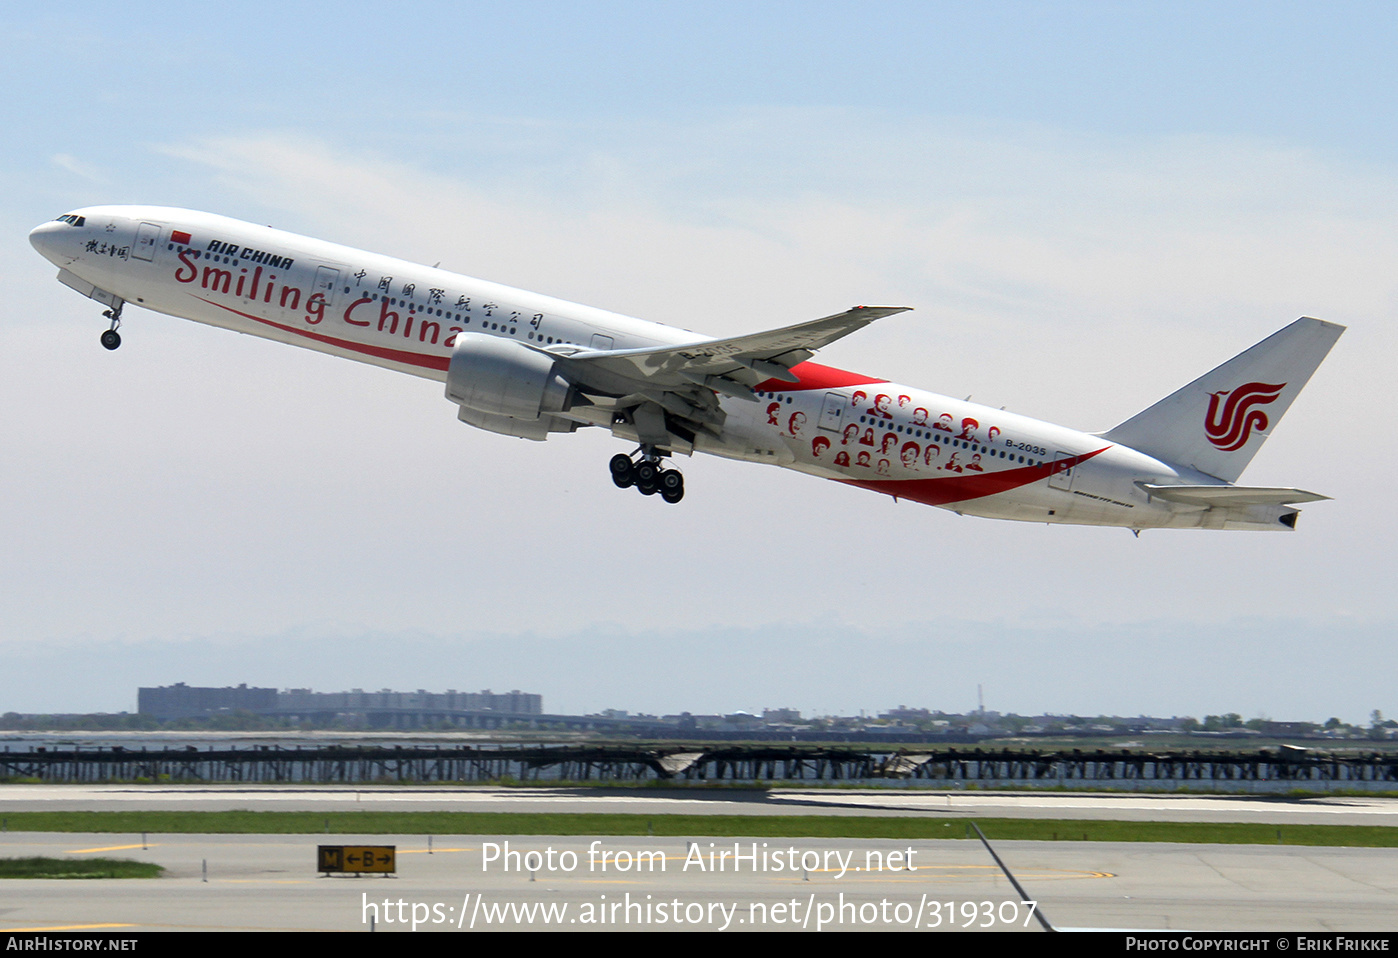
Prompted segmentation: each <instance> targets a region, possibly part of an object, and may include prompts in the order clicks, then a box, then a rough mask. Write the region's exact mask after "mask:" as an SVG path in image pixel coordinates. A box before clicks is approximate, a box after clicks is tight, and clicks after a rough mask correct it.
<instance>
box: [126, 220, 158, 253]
mask: <svg viewBox="0 0 1398 958" xmlns="http://www.w3.org/2000/svg"><path fill="white" fill-rule="evenodd" d="M161 232H162V230H161V228H160V227H159V226H157V225H156V224H154V223H142V224H141V225H140V226H138V227H136V242H134V243H132V244H131V258H132V259H139V260H144V261H146V262H147V263H149V262H150V261H151V260H153V259H155V245H156V244H157V243H159V242H160V234H161Z"/></svg>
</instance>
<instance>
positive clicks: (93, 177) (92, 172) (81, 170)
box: [49, 153, 108, 184]
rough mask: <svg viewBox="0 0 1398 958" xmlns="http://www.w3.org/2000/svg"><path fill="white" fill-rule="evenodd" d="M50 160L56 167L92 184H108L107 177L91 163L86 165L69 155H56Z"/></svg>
mask: <svg viewBox="0 0 1398 958" xmlns="http://www.w3.org/2000/svg"><path fill="white" fill-rule="evenodd" d="M49 159H50V161H51V162H52V163H53V164H54V166H57V167H59V168H60V169H64V170H67V171H68V172H69V173H72V174H73V175H74V176H80V177H82V178H83V179H85V180H87V181H89V182H91V183H97V184H103V183H106V182H108V179H107V177H106V176H104V175H103V174H102V173H101V172H100V171H99V170H98V169H97V168H96V167H94V166H92V165H91V164H90V163H84V162H83V161H82V160H79V159H78V158H77V157H73V156H69V155H68V154H67V153H55V154H54V155H53V156H52V157H50V158H49Z"/></svg>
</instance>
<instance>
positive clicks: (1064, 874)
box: [776, 865, 1117, 884]
mask: <svg viewBox="0 0 1398 958" xmlns="http://www.w3.org/2000/svg"><path fill="white" fill-rule="evenodd" d="M957 869H960V870H962V871H982V870H984V871H990V872H993V873H994V874H993V875H992V876H991V877H993V878H994V877H998V876H999V874H1000V869H999V868H997V867H996V866H994V865H919V866H917V871H918V873H919V874H918V876H911V875H909V873H908V872H907V871H906V870H904V869H898V870H895V871H884V872H882V873H880V872H877V871H868V872H859V873H858V874H856V873H855V872H854V871H853V870H850V871H849V872H847V873H846V877H845V878H843V879H841V883H846V882H849V881H851V880H853V881H874V882H919V881H923V882H935V883H939V884H951V883H953V882H964V881H966V880H968V879H977V878H984V877H985V876H984V875H965V874H963V875H949V874H941V875H927V876H922V875H921V873H922V872H943V873H945V872H949V871H954V870H957ZM819 871H833V872H837V873H838V872H839V869H838V868H823V869H819ZM816 872H817V870H816V869H811V871H810V874H816ZM1017 874H1018V873H1017ZM1019 877H1021V878H1026V879H1032V880H1034V881H1051V880H1053V879H1059V878H1116V877H1117V875H1116V873H1115V872H1096V871H1091V872H1080V871H1071V870H1068V869H1062V868H1056V869H1050V870H1048V871H1042V872H1032V871H1031V872H1024V873H1023V874H1019ZM776 880H777V881H801V880H802V879H800V878H796V877H794V876H782V877H781V878H778V879H776Z"/></svg>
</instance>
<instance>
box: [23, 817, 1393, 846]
mask: <svg viewBox="0 0 1398 958" xmlns="http://www.w3.org/2000/svg"><path fill="white" fill-rule="evenodd" d="M4 818H5V825H6V827H7V828H8V829H9V830H11V831H28V832H104V833H113V832H116V833H124V834H139V833H141V832H146V833H149V834H152V835H154V834H165V835H173V834H251V835H257V834H261V835H273V834H277V835H288V834H289V835H316V834H335V835H640V836H669V837H674V838H693V837H697V836H704V837H706V838H725V837H744V838H893V839H918V840H926V839H966V838H974V834H975V833H974V832H972V831H971V830H970V828H969V826H968V825H967V824H966V821H967V820H966V819H965V818H963V817H957V818H955V819H952V820H950V821H949V820H947V819H946V818H941V817H927V816H923V817H913V816H897V817H893V816H887V817H863V816H852V815H840V816H835V815H825V816H821V815H811V816H804V815H802V816H785V815H644V814H641V815H635V814H569V813H514V812H373V811H364V812H329V813H326V812H253V811H225V812H9V813H7V814H6V815H5V816H4ZM975 821H976V823H977V824H978V825H980V827H981V829H982V830H983V831H984V832H985V834H986V836H987V837H988V838H990V839H992V840H994V839H999V840H1002V841H1004V840H1029V841H1098V842H1180V843H1185V844H1215V845H1277V844H1284V845H1321V846H1350V847H1369V848H1394V847H1398V828H1391V827H1387V826H1382V825H1267V824H1260V823H1253V822H1124V821H1096V820H1080V819H1028V818H976V819H975Z"/></svg>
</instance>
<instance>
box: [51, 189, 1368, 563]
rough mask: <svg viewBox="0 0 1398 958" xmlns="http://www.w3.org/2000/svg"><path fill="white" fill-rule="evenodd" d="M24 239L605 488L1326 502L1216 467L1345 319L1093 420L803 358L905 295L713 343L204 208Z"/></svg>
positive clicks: (1052, 519)
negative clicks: (375, 369)
mask: <svg viewBox="0 0 1398 958" xmlns="http://www.w3.org/2000/svg"><path fill="white" fill-rule="evenodd" d="M29 240H30V243H31V244H33V246H34V248H35V249H36V250H38V251H39V253H41V254H42V255H43V256H44V257H45V258H46V259H48V260H49V261H50V262H51V263H53V264H54V265H55V266H57V267H58V279H59V281H60V282H62V283H63V284H64V285H66V286H69V287H71V288H72V289H74V290H76V291H77V292H79V293H81V294H83V295H84V296H87V297H90V298H91V299H93V300H96V301H97V302H98V303H100V304H102V305H104V306H106V307H107V308H106V310H105V311H104V313H103V316H105V317H106V318H107V319H108V320H110V324H109V328H108V329H106V330H105V331H103V333H102V335H101V342H102V345H103V346H105V347H106V348H107V349H116V348H117V347H118V346H120V345H121V334H120V333H119V332H118V329H119V327H120V326H121V323H122V316H123V309H124V307H125V306H127V305H129V304H135V305H137V306H140V307H144V308H146V309H149V310H153V311H155V312H158V313H166V314H168V315H171V316H177V317H181V318H184V319H189V320H194V321H195V322H200V323H205V324H208V325H210V326H220V327H223V328H225V329H231V330H236V331H238V332H242V333H248V334H251V335H254V336H260V337H263V338H266V339H271V340H274V341H277V342H282V343H289V344H292V345H296V346H302V347H305V348H307V349H314V350H316V351H318V352H323V353H329V354H331V355H333V356H341V357H344V358H346V359H353V360H357V361H359V362H364V363H371V364H373V365H376V366H382V367H384V368H386V369H392V370H396V371H398V372H404V373H409V374H411V375H414V376H421V377H424V378H427V379H433V380H436V381H438V382H441V383H443V384H444V386H445V391H446V396H447V398H448V399H449V400H450V401H451V402H452V403H453V404H455V405H456V406H457V417H458V418H459V419H460V420H461V421H462V422H465V423H468V424H470V425H472V426H476V427H479V428H481V429H485V430H489V431H491V432H495V433H501V434H504V435H507V436H515V437H518V438H521V439H531V440H540V441H541V440H545V439H548V438H549V437H550V436H552V435H554V434H557V433H571V432H575V431H576V430H578V429H579V428H581V427H586V426H597V427H600V428H603V429H607V430H610V431H611V433H612V435H613V436H615V437H616V438H618V439H622V440H625V441H626V442H627V443H630V444H635V446H636V449H635V451H634V452H632V453H630V454H626V453H618V454H617V455H615V456H613V457H612V459H611V462H610V464H609V466H610V471H611V477H612V480H613V481H614V482H615V484H616V485H617V486H619V487H621V488H628V487H634V488H636V489H637V490H638V491H640V492H641V493H642V494H643V495H648V496H650V495H656V494H657V493H658V494H659V495H660V497H661V498H662V499H664V500H665V501H666V502H670V503H676V502H679V501H680V500H681V499H682V498H683V497H684V492H685V484H684V477H683V475H682V474H681V473H680V471H679V470H678V469H676V468H674V466H673V465H672V460H673V457H674V455H676V454H678V455H685V456H692V455H693V454H694V453H696V452H699V453H708V454H711V455H716V456H723V457H725V458H729V459H737V460H743V461H747V462H757V463H767V464H770V465H777V466H783V467H785V468H788V469H794V470H796V471H798V472H803V473H806V474H808V475H812V476H817V477H820V478H824V479H832V480H835V481H837V482H842V483H845V484H847V485H850V486H856V487H860V488H864V489H870V490H873V491H875V492H881V493H884V494H885V495H889V496H892V497H894V499H895V500H897V499H907V500H910V501H913V502H919V503H924V504H927V505H931V506H938V507H940V508H944V509H949V510H951V511H953V512H956V513H957V514H959V515H973V516H982V517H987V518H997V519H1014V520H1022V521H1029V522H1044V523H1067V524H1075V525H1095V526H1120V527H1124V528H1127V529H1130V530H1131V531H1132V532H1133V533H1135V534H1136V535H1140V533H1141V531H1142V530H1144V529H1160V528H1176V529H1179V528H1188V529H1241V530H1281V531H1287V530H1294V529H1295V527H1296V518H1297V516H1298V515H1299V510H1298V509H1297V508H1295V506H1296V505H1297V504H1299V503H1306V502H1314V501H1318V500H1322V499H1327V498H1329V497H1327V496H1322V495H1318V494H1316V493H1312V492H1306V491H1303V490H1300V489H1292V488H1284V487H1273V486H1240V485H1237V484H1236V483H1237V480H1238V478H1239V476H1240V475H1241V474H1242V472H1243V469H1244V468H1245V467H1246V466H1247V465H1248V463H1249V462H1250V461H1251V460H1252V458H1253V456H1255V455H1256V454H1257V451H1258V449H1259V448H1261V446H1262V443H1263V442H1264V441H1265V440H1266V438H1267V437H1268V436H1269V435H1270V434H1271V430H1272V429H1273V428H1274V427H1275V425H1276V423H1277V422H1278V421H1279V420H1280V419H1281V417H1282V414H1283V413H1285V412H1286V410H1287V409H1288V408H1290V406H1291V404H1292V402H1293V401H1294V400H1295V398H1296V396H1297V395H1298V394H1299V393H1300V391H1301V388H1302V387H1303V386H1305V384H1306V382H1307V381H1308V380H1309V379H1310V377H1311V375H1312V373H1314V372H1315V370H1316V368H1317V367H1318V366H1319V365H1320V363H1321V361H1322V360H1323V359H1324V358H1325V356H1326V354H1327V353H1328V352H1329V351H1330V348H1331V347H1332V346H1333V345H1334V343H1335V341H1336V340H1337V339H1338V338H1339V336H1340V334H1341V333H1342V332H1343V331H1344V327H1343V326H1339V325H1337V324H1335V323H1329V322H1324V321H1322V320H1318V319H1311V318H1305V317H1303V318H1301V319H1298V320H1297V321H1296V322H1294V323H1292V324H1290V325H1289V326H1286V327H1285V328H1283V329H1281V330H1280V331H1278V332H1276V333H1274V334H1273V335H1271V336H1269V337H1268V338H1266V339H1264V340H1263V341H1262V342H1260V343H1258V344H1257V345H1255V346H1253V347H1251V348H1250V349H1247V350H1245V351H1243V352H1242V353H1240V354H1238V355H1237V356H1235V357H1234V358H1233V359H1230V360H1228V361H1227V362H1225V363H1223V364H1222V365H1221V366H1218V367H1217V368H1215V369H1214V370H1212V371H1211V372H1208V373H1205V374H1204V375H1203V376H1201V377H1199V378H1198V379H1196V380H1194V382H1192V383H1190V384H1188V385H1187V386H1184V387H1182V388H1180V389H1178V390H1176V391H1175V392H1173V393H1171V394H1170V395H1169V396H1167V397H1165V398H1164V399H1162V400H1160V401H1159V402H1157V403H1156V404H1155V405H1153V406H1150V407H1148V408H1147V409H1145V410H1143V411H1141V412H1139V413H1137V414H1136V415H1134V416H1132V417H1130V418H1129V419H1126V420H1125V421H1124V422H1122V423H1120V424H1119V425H1117V426H1114V427H1113V428H1111V429H1108V430H1107V431H1105V432H1101V433H1087V432H1080V431H1078V430H1075V429H1070V428H1067V427H1064V426H1058V425H1054V424H1051V423H1046V422H1041V421H1038V420H1034V419H1030V418H1028V417H1025V416H1020V415H1016V414H1014V413H1009V412H1005V411H1003V410H1001V409H995V408H991V407H988V406H982V405H978V404H975V403H971V402H968V401H962V400H957V399H953V398H950V397H947V396H939V395H937V394H935V393H931V392H927V391H926V390H921V389H916V388H914V387H911V386H904V385H900V384H898V383H893V382H889V381H887V380H884V379H879V378H877V377H874V376H865V375H859V374H856V373H852V372H847V371H845V370H842V369H837V368H834V367H831V366H824V365H820V364H818V363H815V362H812V361H811V357H812V356H813V355H814V354H815V353H816V352H817V351H818V350H820V349H822V348H824V347H826V346H828V345H830V344H831V343H833V342H835V341H836V340H838V339H840V338H842V337H844V336H848V335H850V334H851V333H854V332H856V331H858V330H860V329H863V328H864V327H866V326H868V325H869V324H870V323H872V322H874V321H875V320H879V319H883V318H885V317H888V316H892V315H895V314H897V313H901V312H904V311H906V310H907V309H908V307H903V306H856V307H853V308H852V309H848V310H845V311H844V312H840V313H835V314H833V315H830V316H826V317H824V318H821V319H816V320H813V321H810V322H804V323H798V324H796V325H792V326H784V327H782V328H779V329H773V330H768V331H764V332H756V333H750V334H747V335H744V336H734V337H726V338H720V339H715V338H711V337H707V336H702V335H699V334H696V333H692V332H690V331H688V330H684V329H679V328H676V327H673V326H666V325H662V324H659V323H652V322H647V321H645V320H641V319H636V318H633V317H630V316H623V315H620V314H617V313H612V312H607V311H605V310H602V309H596V308H593V307H590V306H582V305H578V304H576V303H569V302H565V301H563V300H559V299H555V298H553V297H550V296H545V295H541V294H539V293H531V292H526V291H524V290H519V289H512V288H510V287H507V286H502V285H499V284H496V283H490V282H485V281H483V280H479V279H472V278H470V277H468V276H463V275H461V274H458V273H453V272H449V271H447V270H442V269H437V268H435V267H427V266H421V265H417V264H414V263H409V262H405V261H403V260H400V259H394V258H392V257H388V256H383V255H380V254H376V253H369V252H365V251H363V250H358V249H351V248H349V247H346V246H339V245H336V244H333V243H328V242H324V241H322V240H317V239H312V238H309V237H305V236H298V235H296V234H293V233H288V232H284V231H282V230H277V229H273V228H271V227H264V226H257V225H254V224H251V223H245V222H241V221H239V220H235V219H230V218H228V217H224V216H218V215H215V214H212V213H202V212H197V211H193V210H185V209H175V208H169V207H159V206H93V207H87V208H84V209H78V210H74V211H72V212H70V213H66V214H64V215H62V216H59V217H57V218H56V219H54V220H52V221H50V222H47V223H44V224H41V225H40V226H38V227H35V229H34V230H33V231H32V232H31V233H30V234H29Z"/></svg>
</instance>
